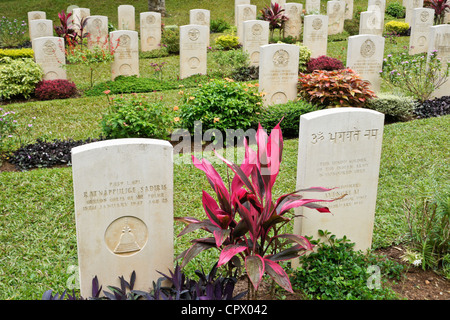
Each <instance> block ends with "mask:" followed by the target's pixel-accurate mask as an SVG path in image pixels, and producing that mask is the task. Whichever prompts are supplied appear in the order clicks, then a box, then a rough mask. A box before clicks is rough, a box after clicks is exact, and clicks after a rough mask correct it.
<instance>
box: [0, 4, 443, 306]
mask: <svg viewBox="0 0 450 320" xmlns="http://www.w3.org/2000/svg"><path fill="white" fill-rule="evenodd" d="M267 2H268V1H263V0H258V1H252V3H253V4H257V5H258V8H262V7H263V6H264V5H266V4H267ZM299 2H302V1H299ZM11 3H12V2H11V1H3V2H1V3H0V11H1V12H2V14H4V15H5V16H7V17H11V18H18V19H26V12H27V11H31V10H44V11H46V12H47V16H48V17H50V18H51V19H53V20H54V21H55V23H56V22H57V12H58V11H60V10H62V9H64V8H65V7H66V6H67V2H65V1H61V0H54V1H51V2H50V1H46V0H44V1H39V2H38V1H35V0H33V1H26V2H23V3H21V5H20V6H12V5H11ZM388 3H389V1H388ZM77 4H78V6H80V7H89V8H91V13H92V14H105V15H108V16H109V17H110V21H111V22H113V23H114V21H116V20H117V5H119V4H121V2H120V1H115V0H109V1H108V5H105V3H104V2H99V3H93V2H89V1H85V0H80V1H78V3H77ZM127 4H132V5H134V6H135V7H136V12H143V11H146V10H147V9H146V5H147V2H146V1H128V2H127ZM356 4H358V5H360V6H365V5H367V1H355V5H356ZM166 5H167V9H168V13H169V16H168V17H166V18H165V23H166V24H178V25H183V24H187V22H188V11H189V9H192V8H205V9H210V10H211V12H212V17H214V18H216V19H217V18H222V19H225V20H227V21H229V22H230V23H231V22H232V17H233V16H232V15H230V12H232V8H233V2H232V1H223V0H222V1H219V0H212V1H200V0H194V1H171V0H167V1H166ZM322 7H324V4H322ZM408 40H409V38H408V37H401V38H395V39H392V40H389V39H386V49H385V54H386V55H387V54H389V53H395V52H398V51H399V50H402V49H403V47H404V46H405V45H406V46H407V45H408V42H407V41H408ZM328 48H329V50H328V52H329V55H330V56H333V57H335V58H339V59H341V60H343V61H344V62H345V59H346V50H347V49H346V48H347V41H335V42H330V43H329V45H328ZM160 60H163V61H166V62H168V63H167V65H166V66H165V67H164V78H165V79H176V77H177V75H178V69H179V65H178V63H179V61H178V56H170V57H165V58H162V59H160ZM160 60H158V59H151V60H150V59H141V61H140V72H141V76H144V77H152V76H154V74H153V69H152V68H151V66H150V61H152V62H154V61H160ZM208 63H209V65H210V66H211V68H213V67H214V66H213V65H214V64H213V62H212V61H208ZM68 74H69V78H70V79H71V80H72V81H74V82H75V83H76V84H77V87H78V88H80V89H86V88H88V86H89V76H88V69H87V68H84V67H82V66H73V65H72V66H68ZM110 75H111V74H110V67H109V65H106V64H105V65H102V64H101V65H99V66H98V68H96V69H95V73H94V77H95V81H96V82H97V83H98V82H102V81H107V80H109V79H110ZM192 90H194V89H192ZM145 95H146V96H148V97H149V98H150V99H161V98H162V99H163V101H164V103H165V104H167V106H173V105H176V104H178V103H179V99H180V96H179V95H178V91H177V90H170V91H164V92H163V93H161V92H156V93H147V94H145ZM107 105H108V102H107V99H106V97H105V96H99V97H81V98H78V99H67V100H53V101H33V102H26V103H16V104H10V105H6V106H2V107H3V109H5V110H7V111H9V110H14V111H16V112H17V120H18V121H20V122H26V120H25V119H29V118H31V117H33V116H34V117H36V120H34V122H33V128H34V129H33V132H32V137H31V138H32V139H37V138H46V139H55V138H58V139H69V138H72V139H76V140H78V139H86V138H88V137H98V136H99V135H100V134H101V132H100V126H99V121H100V117H101V116H102V114H103V112H104V111H105V109H106V108H107ZM449 128H450V117H449V116H445V117H440V118H431V119H425V120H415V121H411V122H408V123H396V124H390V125H387V126H386V127H385V131H384V143H383V151H382V159H381V168H380V179H379V188H378V200H377V208H376V218H375V228H374V236H373V248H379V247H384V246H389V245H391V244H392V243H398V242H400V241H402V239H403V237H404V235H405V231H406V225H405V212H404V210H403V202H404V200H405V199H409V200H414V199H416V198H419V197H421V196H422V195H426V194H433V193H434V192H438V191H439V190H440V189H442V188H448V187H449V182H448V181H449V179H448V178H449V162H448V155H449V145H448V136H449V133H450V132H449ZM297 143H298V140H297V139H292V140H286V141H285V149H284V154H283V155H284V157H283V162H282V166H281V171H280V175H279V178H278V180H277V184H276V192H277V194H276V195H281V194H283V193H286V192H290V191H293V189H294V187H295V180H296V167H297ZM198 156H200V155H198ZM216 167H217V169H218V171H219V172H220V173H221V174H222V176H223V177H225V176H226V174H227V169H226V167H225V166H224V165H218V166H216ZM174 186H175V191H174V192H175V194H174V199H175V200H174V201H175V203H174V208H175V212H174V215H175V216H194V217H198V218H202V217H204V214H203V209H202V205H201V190H202V189H205V190H209V188H210V186H209V184H208V182H207V180H206V178H205V177H204V175H203V173H202V172H201V171H200V170H198V169H196V168H194V167H193V166H192V165H191V164H190V163H189V161H187V162H176V163H175V165H174ZM0 204H1V205H0V217H1V219H0V230H1V232H0V237H1V238H0V299H2V300H4V299H40V298H41V296H42V293H43V292H44V291H45V290H47V289H50V288H51V289H53V290H55V291H58V292H62V291H63V290H64V289H66V287H67V283H66V282H67V280H68V279H69V277H70V276H71V275H72V273H71V272H68V268H69V267H70V266H72V265H76V264H77V252H76V230H75V217H74V205H73V190H72V172H71V168H53V169H37V170H32V171H28V172H2V173H1V174H0ZM182 227H183V226H182V225H180V224H174V233H175V235H177V234H178V233H179V232H180V231H181V230H182ZM194 236H195V234H193V235H191V236H189V237H182V238H177V237H176V238H175V239H174V242H175V248H176V249H175V254H178V253H180V252H181V251H183V250H184V249H186V248H187V247H188V246H189V245H190V243H189V240H190V239H191V238H192V237H194ZM216 257H217V254H216V252H214V251H210V252H204V253H202V254H201V255H200V256H199V258H197V259H194V260H193V261H192V262H191V263H190V264H189V266H188V270H187V271H188V272H192V270H195V269H196V268H200V267H203V268H204V269H205V270H208V269H209V265H211V264H212V263H214V262H215V258H216ZM125 276H127V275H125ZM105 285H107V284H105Z"/></svg>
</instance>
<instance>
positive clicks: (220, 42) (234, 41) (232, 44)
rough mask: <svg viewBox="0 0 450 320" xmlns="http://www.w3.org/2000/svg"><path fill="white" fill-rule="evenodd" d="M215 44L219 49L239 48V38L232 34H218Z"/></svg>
mask: <svg viewBox="0 0 450 320" xmlns="http://www.w3.org/2000/svg"><path fill="white" fill-rule="evenodd" d="M215 43H216V46H217V48H218V49H221V50H231V49H237V48H239V46H240V44H239V38H238V37H237V36H235V35H233V34H225V35H222V36H218V37H217V38H216V40H215Z"/></svg>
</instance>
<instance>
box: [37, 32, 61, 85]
mask: <svg viewBox="0 0 450 320" xmlns="http://www.w3.org/2000/svg"><path fill="white" fill-rule="evenodd" d="M32 46H33V50H34V60H35V61H36V63H37V64H39V65H40V66H41V68H42V71H43V72H44V76H43V79H44V80H56V79H67V72H66V68H65V67H64V65H65V64H66V52H65V50H64V38H61V37H40V38H36V39H34V40H33V42H32Z"/></svg>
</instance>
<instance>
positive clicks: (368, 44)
mask: <svg viewBox="0 0 450 320" xmlns="http://www.w3.org/2000/svg"><path fill="white" fill-rule="evenodd" d="M360 53H361V55H362V56H363V57H364V58H370V57H371V56H373V54H374V53H375V43H373V41H372V40H370V39H367V40H366V41H364V43H363V44H362V45H361V51H360Z"/></svg>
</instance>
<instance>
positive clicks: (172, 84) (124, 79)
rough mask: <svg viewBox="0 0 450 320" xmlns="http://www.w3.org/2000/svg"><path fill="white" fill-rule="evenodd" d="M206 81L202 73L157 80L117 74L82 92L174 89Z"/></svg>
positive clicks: (87, 93)
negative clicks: (177, 78) (182, 77)
mask: <svg viewBox="0 0 450 320" xmlns="http://www.w3.org/2000/svg"><path fill="white" fill-rule="evenodd" d="M207 81H208V77H206V76H204V75H193V76H191V77H189V78H185V79H181V80H159V79H154V78H141V77H137V76H118V77H116V78H115V79H114V80H109V81H106V82H102V83H99V84H96V85H95V86H93V87H92V89H89V90H86V91H85V92H84V94H85V95H86V96H99V95H102V94H103V92H104V91H106V90H109V91H110V93H111V94H121V93H144V92H153V91H164V90H174V89H178V88H179V87H180V86H184V87H196V86H198V85H199V84H200V83H205V82H207Z"/></svg>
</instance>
